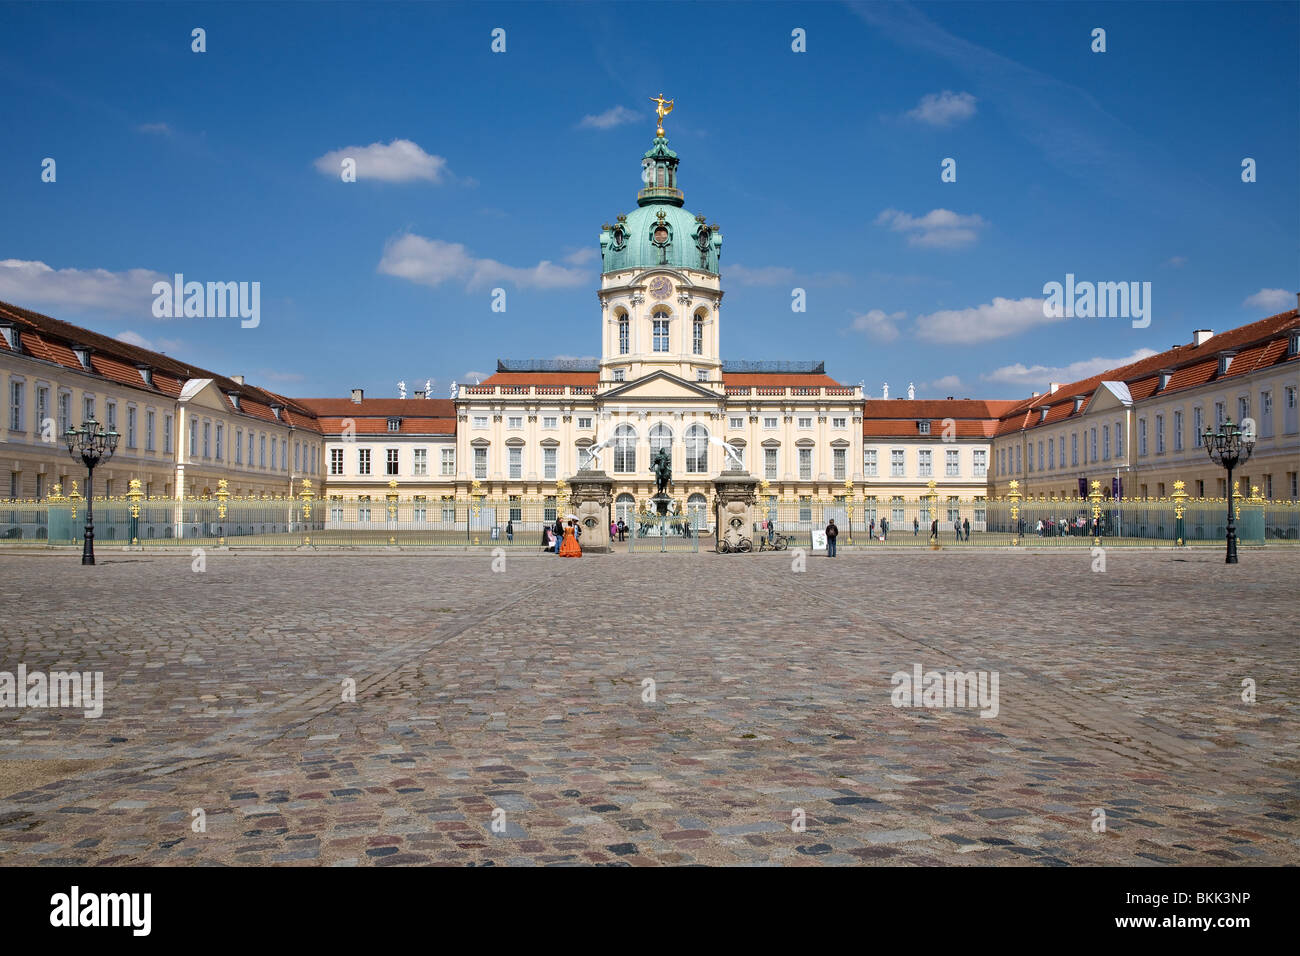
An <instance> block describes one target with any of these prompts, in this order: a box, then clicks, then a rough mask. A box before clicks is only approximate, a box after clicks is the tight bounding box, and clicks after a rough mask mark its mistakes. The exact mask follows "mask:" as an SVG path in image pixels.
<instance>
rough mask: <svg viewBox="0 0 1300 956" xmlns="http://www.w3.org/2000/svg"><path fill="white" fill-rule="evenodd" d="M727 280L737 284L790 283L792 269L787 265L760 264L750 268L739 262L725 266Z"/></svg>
mask: <svg viewBox="0 0 1300 956" xmlns="http://www.w3.org/2000/svg"><path fill="white" fill-rule="evenodd" d="M727 280H728V281H729V282H734V283H736V284H738V285H790V284H792V283H793V282H794V270H793V269H791V268H790V267H789V266H760V267H759V268H757V269H750V268H749V267H748V266H742V265H739V264H734V265H729V266H727Z"/></svg>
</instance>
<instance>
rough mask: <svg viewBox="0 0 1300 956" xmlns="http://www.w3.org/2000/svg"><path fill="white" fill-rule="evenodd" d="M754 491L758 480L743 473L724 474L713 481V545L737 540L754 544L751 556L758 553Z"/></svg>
mask: <svg viewBox="0 0 1300 956" xmlns="http://www.w3.org/2000/svg"><path fill="white" fill-rule="evenodd" d="M757 489H758V479H757V478H755V477H754V476H753V475H751V474H750V473H749V472H747V471H724V472H722V473H721V474H720V475H718V477H717V478H714V479H713V494H714V501H715V502H716V508H717V514H716V516H715V517H716V521H715V523H714V527H715V529H716V530H715V532H714V537H715V541H719V540H722V539H723V538H725V539H726V540H727V541H728V542H729V543H732V544H735V543H738V542H739V541H740V539H741V538H748V539H749V540H750V541H752V542H753V543H754V553H755V554H757V553H758V534H759V532H758V531H756V530H754V505H755V504H757V503H758V497H757V495H756V494H755V492H756V491H757Z"/></svg>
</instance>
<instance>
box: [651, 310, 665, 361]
mask: <svg viewBox="0 0 1300 956" xmlns="http://www.w3.org/2000/svg"><path fill="white" fill-rule="evenodd" d="M668 321H669V312H668V310H667V309H655V311H654V316H653V317H652V320H651V326H652V329H653V332H654V336H653V341H654V350H655V351H656V352H667V351H668Z"/></svg>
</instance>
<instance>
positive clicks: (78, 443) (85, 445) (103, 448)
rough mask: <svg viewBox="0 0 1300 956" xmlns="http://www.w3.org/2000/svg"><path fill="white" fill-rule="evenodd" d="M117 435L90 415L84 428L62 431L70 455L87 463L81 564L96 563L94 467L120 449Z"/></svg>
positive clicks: (83, 425)
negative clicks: (84, 531)
mask: <svg viewBox="0 0 1300 956" xmlns="http://www.w3.org/2000/svg"><path fill="white" fill-rule="evenodd" d="M118 437H119V436H118V434H117V432H116V431H114V430H109V431H104V429H102V428H101V427H100V426H99V422H97V421H95V419H93V418H88V419H86V421H84V422H82V424H81V428H79V429H78V428H73V427H72V426H71V425H69V426H68V430H67V431H66V432H64V433H63V440H64V441H65V442H66V443H67V445H68V454H69V455H71V456H72V459H73V461H76V460H77V459H78V458H79V459H81V463H82V464H83V465H85V466H86V535H85V538H84V539H83V542H82V546H81V563H82V564H94V563H95V505H94V502H93V497H94V481H95V466H96V465H98V464H99V463H100V462H104V461H108V459H110V458H112V457H113V452H114V451H116V450H117V439H118Z"/></svg>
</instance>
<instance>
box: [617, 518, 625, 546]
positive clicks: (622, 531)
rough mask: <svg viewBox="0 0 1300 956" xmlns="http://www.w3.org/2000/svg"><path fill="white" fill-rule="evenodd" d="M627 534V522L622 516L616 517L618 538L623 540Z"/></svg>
mask: <svg viewBox="0 0 1300 956" xmlns="http://www.w3.org/2000/svg"><path fill="white" fill-rule="evenodd" d="M626 535H627V522H626V521H624V520H623V519H622V518H619V519H618V540H620V541H623V540H624V539H625V536H626Z"/></svg>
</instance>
